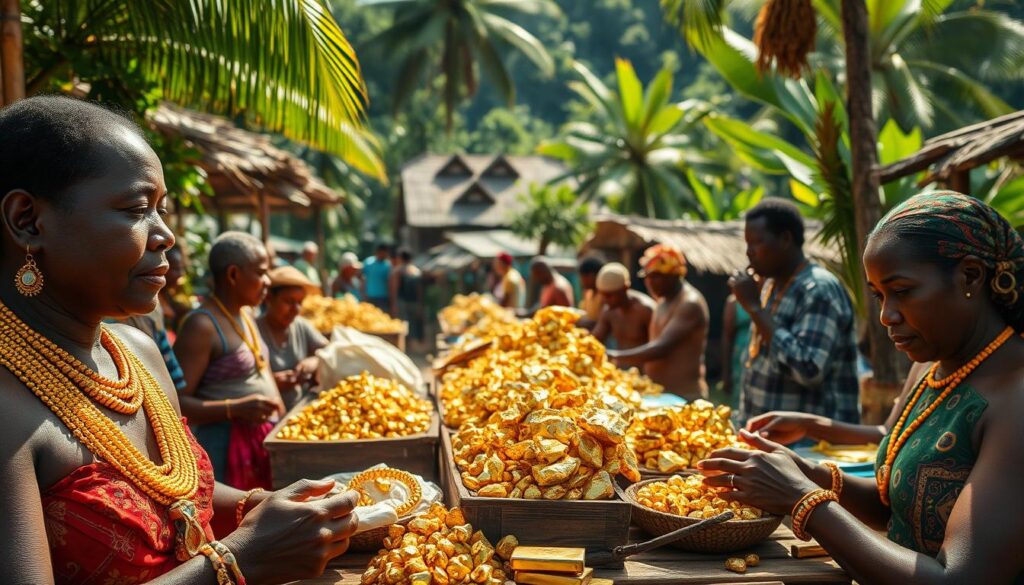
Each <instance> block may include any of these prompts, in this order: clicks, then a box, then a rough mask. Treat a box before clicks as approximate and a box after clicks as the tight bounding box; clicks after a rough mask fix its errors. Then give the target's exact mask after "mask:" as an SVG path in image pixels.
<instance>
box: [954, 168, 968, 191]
mask: <svg viewBox="0 0 1024 585" xmlns="http://www.w3.org/2000/svg"><path fill="white" fill-rule="evenodd" d="M949 188H950V189H952V190H953V191H956V192H957V193H964V194H967V195H969V194H970V193H971V171H969V170H963V171H956V172H955V173H953V174H952V175H951V176H950V177H949Z"/></svg>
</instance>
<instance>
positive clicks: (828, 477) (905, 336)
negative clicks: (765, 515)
mask: <svg viewBox="0 0 1024 585" xmlns="http://www.w3.org/2000/svg"><path fill="white" fill-rule="evenodd" d="M864 268H865V273H866V275H867V278H868V283H869V285H870V288H871V290H872V292H873V293H874V295H875V296H876V297H877V298H878V299H879V302H880V305H881V314H880V316H879V318H880V320H881V322H882V324H883V325H885V326H886V327H887V328H888V330H889V336H890V338H891V339H892V340H893V342H894V343H895V344H896V347H897V348H898V349H899V350H900V351H902V352H904V353H906V354H907V355H908V356H909V357H910V358H911V359H913V360H914V361H915V362H918V363H922V364H923V363H927V362H933V365H932V366H930V367H928V368H926V369H925V370H924V374H923V375H922V376H918V377H916V378H912V379H909V380H908V381H907V383H908V387H907V388H906V389H905V391H904V394H903V396H902V397H901V399H900V401H899V402H898V403H897V405H896V410H897V412H898V413H899V415H898V417H897V418H896V421H895V424H893V425H892V428H891V429H890V430H889V431H888V433H887V434H886V436H885V438H884V439H883V440H882V443H881V445H880V447H879V452H878V461H877V464H876V476H875V478H873V479H871V478H858V477H852V476H848V475H845V474H843V473H841V472H840V471H839V469H838V468H837V467H835V466H829V465H828V464H826V465H817V464H812V463H810V462H808V461H806V460H803V459H801V458H800V457H798V456H796V455H795V454H794V453H793V452H792V451H790V450H788V449H786V448H785V447H782V446H780V445H778V444H776V443H773V442H770V441H768V440H767V439H765V438H763V437H762V436H760V435H754V434H751V433H748V432H746V431H743V432H742V433H741V436H742V437H743V438H744V439H745V440H747V441H748V442H749V443H751V444H752V445H754V446H755V447H757V448H759V449H760V451H749V452H746V451H742V450H733V449H727V450H722V451H719V452H716V453H714V454H713V455H712V459H708V460H706V461H704V462H702V463H701V467H702V468H703V469H704V470H705V472H706V474H707V475H709V476H711V477H709V478H708V479H707V482H708V483H709V484H710V485H713V486H718V487H722V488H724V489H725V490H726V491H725V492H723V497H725V498H728V499H734V500H739V501H742V502H744V503H747V504H751V505H754V506H758V507H761V508H763V509H765V510H767V511H769V512H773V513H776V514H792V516H793V531H794V532H795V533H796V534H797V535H798V536H804V537H807V536H813V537H814V538H815V539H817V541H818V542H819V543H820V544H821V545H822V546H824V547H825V549H826V550H827V551H828V552H829V553H830V554H831V555H832V557H833V558H835V559H836V561H838V562H839V563H840V564H841V565H842V566H843V568H844V569H846V570H847V571H848V572H849V573H850V574H851V576H852V577H853V578H854V580H855V581H857V582H858V583H864V584H876V583H897V584H900V585H904V584H906V583H914V584H945V583H986V584H993V583H997V584H998V583H1020V582H1024V557H1022V556H1021V555H1020V554H1019V552H1020V543H1021V542H1022V541H1024V508H1022V507H1021V506H1020V505H1019V498H1020V493H1021V490H1022V489H1024V473H1022V470H1024V449H1022V448H1021V443H1022V441H1024V341H1022V340H1021V338H1020V337H1019V336H1018V335H1017V334H1018V333H1020V332H1021V331H1022V329H1024V295H1022V294H1021V293H1022V292H1024V290H1022V286H1021V285H1024V241H1022V240H1021V236H1020V235H1019V234H1018V233H1017V232H1016V231H1015V230H1014V229H1013V228H1012V227H1011V226H1010V224H1009V223H1007V221H1006V220H1005V219H1003V218H1002V217H1001V216H1000V215H999V214H998V213H997V212H996V211H995V210H993V209H992V208H991V207H988V206H987V205H985V204H984V203H982V202H980V201H978V200H977V199H974V198H971V197H967V196H965V195H961V194H959V193H953V192H949V191H945V192H934V193H925V194H922V195H918V196H916V197H913V198H911V199H910V200H908V201H907V202H905V203H903V204H902V205H900V206H898V207H896V208H895V209H893V210H892V211H891V212H890V213H889V214H887V215H886V216H885V217H884V218H882V220H881V221H880V222H879V224H878V226H876V227H875V229H874V231H873V232H872V234H871V236H870V238H869V239H868V243H867V249H866V250H865V252H864ZM876 529H877V530H882V529H884V530H887V532H888V535H887V536H888V538H885V537H882V536H880V535H879V534H878V533H877V532H876V531H875V530H876Z"/></svg>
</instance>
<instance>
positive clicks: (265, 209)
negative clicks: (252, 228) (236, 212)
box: [257, 189, 270, 246]
mask: <svg viewBox="0 0 1024 585" xmlns="http://www.w3.org/2000/svg"><path fill="white" fill-rule="evenodd" d="M257 213H258V215H259V218H260V239H262V240H263V243H264V244H266V245H267V246H269V245H270V201H269V200H268V199H267V193H266V191H264V190H263V189H260V191H259V209H258V210H257Z"/></svg>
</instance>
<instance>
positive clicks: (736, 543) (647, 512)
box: [624, 479, 782, 553]
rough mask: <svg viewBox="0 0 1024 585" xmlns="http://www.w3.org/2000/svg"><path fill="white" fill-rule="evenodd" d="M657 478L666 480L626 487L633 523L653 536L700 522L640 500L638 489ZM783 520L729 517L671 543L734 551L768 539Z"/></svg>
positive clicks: (686, 547)
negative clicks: (641, 503)
mask: <svg viewBox="0 0 1024 585" xmlns="http://www.w3.org/2000/svg"><path fill="white" fill-rule="evenodd" d="M656 481H664V479H648V480H644V481H639V482H637V483H634V484H633V485H631V486H629V487H628V488H626V490H625V492H624V495H625V500H626V501H627V502H629V503H630V504H631V505H632V506H633V523H635V524H636V525H637V526H639V527H640V528H642V529H644V531H646V532H648V533H649V534H651V535H653V536H661V535H662V534H668V533H669V532H672V531H673V530H678V529H680V528H682V527H684V526H690V525H691V524H696V523H697V522H700V520H697V519H695V518H687V517H685V516H676V515H675V514H666V513H664V512H659V511H657V510H652V509H650V508H648V507H646V506H642V505H640V504H639V503H637V501H636V493H637V490H639V489H640V488H642V487H643V486H645V485H647V484H649V483H652V482H656ZM781 523H782V516H773V515H769V516H764V517H762V518H758V519H756V520H729V521H728V522H723V523H721V524H716V525H714V526H709V527H707V528H705V529H703V530H700V531H697V532H694V533H693V534H690V535H687V536H684V537H683V538H682V539H680V540H677V541H675V542H673V543H672V544H670V545H669V546H673V547H675V548H678V549H682V550H686V551H691V552H702V553H728V552H735V551H738V550H743V549H746V548H750V547H751V546H753V545H755V544H757V543H759V542H761V541H763V540H767V538H768V537H769V536H771V535H772V533H773V532H775V529H776V528H778V527H779V524H781Z"/></svg>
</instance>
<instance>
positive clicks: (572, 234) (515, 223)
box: [509, 183, 591, 256]
mask: <svg viewBox="0 0 1024 585" xmlns="http://www.w3.org/2000/svg"><path fill="white" fill-rule="evenodd" d="M519 202H520V204H521V205H522V209H521V210H520V211H519V212H518V213H517V214H516V215H515V216H513V217H512V218H511V222H510V223H509V227H510V228H511V230H512V232H513V233H515V234H516V235H517V236H520V237H522V238H525V239H528V240H536V241H537V242H538V249H537V253H538V254H540V255H542V256H543V255H544V254H547V252H548V246H550V245H551V244H554V245H556V246H561V247H563V248H575V247H576V246H578V245H579V244H580V243H582V242H583V239H584V238H585V237H587V234H589V233H590V228H591V225H590V212H589V209H588V208H587V205H586V204H585V203H583V202H581V201H579V199H578V198H577V196H576V193H575V192H574V191H573V190H572V188H571V187H569V185H566V184H565V183H562V184H559V185H550V184H549V185H536V184H532V185H530V188H529V192H528V193H527V194H526V195H523V196H521V198H520V201H519Z"/></svg>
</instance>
